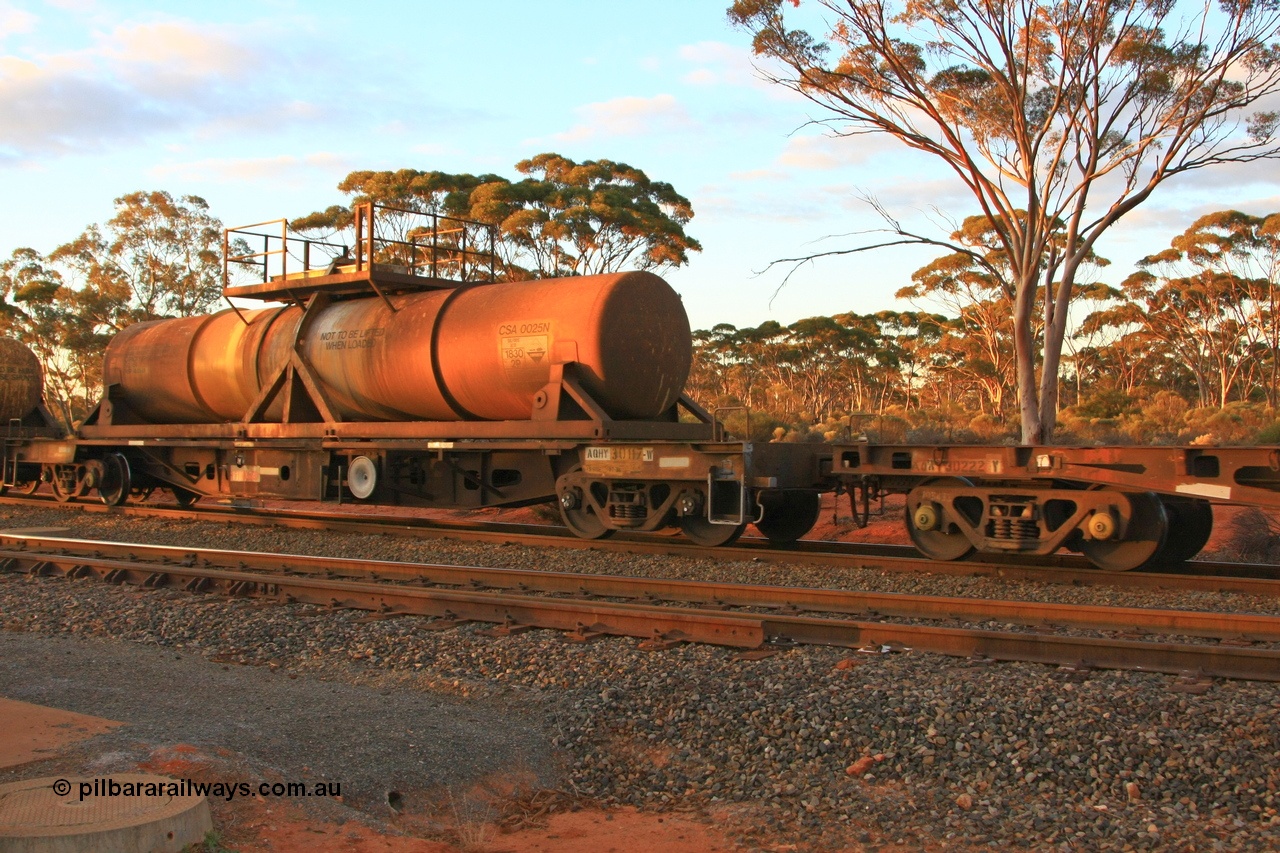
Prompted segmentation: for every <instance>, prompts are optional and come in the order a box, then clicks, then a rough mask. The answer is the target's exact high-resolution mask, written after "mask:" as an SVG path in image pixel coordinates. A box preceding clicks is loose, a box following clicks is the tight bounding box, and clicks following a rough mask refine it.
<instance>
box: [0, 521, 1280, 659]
mask: <svg viewBox="0 0 1280 853" xmlns="http://www.w3.org/2000/svg"><path fill="white" fill-rule="evenodd" d="M0 547H7V548H14V547H18V548H25V549H30V550H33V551H48V550H54V551H58V552H59V553H62V554H67V555H69V554H81V555H84V554H93V555H95V556H100V557H108V558H115V559H140V560H145V561H148V562H164V563H176V564H183V563H189V564H193V565H194V564H199V565H201V566H203V567H206V568H237V567H238V568H242V569H255V570H260V571H287V572H296V573H303V574H312V575H327V576H333V575H344V574H349V575H352V576H364V577H368V578H376V579H394V580H401V581H404V580H410V581H421V582H427V583H434V584H447V585H458V586H474V587H476V588H482V589H496V590H514V591H537V592H543V593H570V594H585V595H593V596H598V597H602V598H629V599H635V600H646V601H653V602H660V601H661V602H682V603H689V604H710V605H717V606H720V605H724V606H734V607H765V608H778V609H783V610H794V611H796V612H799V611H809V612H817V613H846V614H848V613H852V614H860V615H865V614H877V615H880V616H893V617H899V618H908V619H931V620H955V621H966V622H1001V623H1010V624H1021V625H1064V626H1065V625H1070V626H1073V627H1077V628H1094V629H1099V630H1104V631H1137V632H1145V633H1151V634H1169V635H1177V636H1192V637H1211V638H1217V639H1246V640H1250V641H1258V642H1280V617H1277V616H1269V615H1263V614H1252V613H1223V612H1220V611H1215V612H1206V611H1194V610H1167V609H1157V608H1137V607H1100V606H1087V605H1079V604H1054V603H1050V602H1039V601H1007V600H999V599H982V598H959V597H944V596H932V595H908V594H901V593H874V592H863V591H859V590H843V589H818V588H812V587H790V586H773V585H765V584H740V583H715V582H710V581H690V580H679V579H673V578H639V577H628V576H618V575H594V574H578V573H573V572H551V571H537V570H532V569H505V568H488V567H479V566H453V565H439V564H424V563H406V562H388V561H381V560H355V559H341V558H335V557H308V556H301V555H292V554H291V555H281V554H264V553H254V552H244V551H235V552H228V551H218V550H213V549H205V548H180V547H174V546H162V545H142V544H137V543H121V542H102V541H96V540H79V539H67V538H63V537H59V536H51V535H40V534H26V533H4V532H0Z"/></svg>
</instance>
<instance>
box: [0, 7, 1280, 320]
mask: <svg viewBox="0 0 1280 853" xmlns="http://www.w3.org/2000/svg"><path fill="white" fill-rule="evenodd" d="M726 5H727V0H711V1H710V2H702V3H690V2H646V3H643V4H623V3H600V2H598V0H596V2H566V0H556V2H552V3H539V4H534V3H526V2H516V0H510V2H508V0H489V2H484V0H472V2H469V3H457V2H436V1H435V0H429V2H417V3H408V2H377V0H371V1H370V2H365V3H359V4H357V3H333V2H327V1H326V2H305V3H304V2H286V1H285V0H257V2H219V3H207V2H206V3H157V2H151V3H129V2H110V3H108V2H94V0H54V1H53V2H45V3H37V2H24V0H0V193H3V200H4V203H3V204H0V257H7V256H8V255H9V253H10V252H11V251H12V250H13V249H14V248H17V247H20V246H32V247H34V248H36V249H38V250H41V251H46V252H47V251H51V250H52V249H53V248H54V247H56V246H57V245H58V244H60V243H62V242H65V241H67V240H70V239H71V238H73V237H74V236H76V235H77V234H78V233H79V232H80V231H81V230H82V229H83V228H84V227H85V226H86V225H88V224H89V223H91V222H101V221H104V220H106V219H108V218H109V217H110V216H111V215H112V199H114V198H116V197H117V196H120V195H123V194H124V193H127V192H131V191H134V190H140V189H164V190H168V191H169V192H171V193H173V194H175V195H186V194H194V195H199V196H202V197H204V198H205V199H206V200H208V202H209V204H210V206H211V208H212V212H213V213H214V214H215V215H217V216H219V217H220V218H221V219H222V220H223V221H224V222H225V223H226V224H228V225H237V224H242V223H248V222H258V221H261V220H266V219H272V218H276V217H280V216H290V217H292V216H298V215H302V214H305V213H309V212H311V211H312V210H316V209H320V208H323V207H327V206H328V205H330V204H333V203H336V202H339V201H342V200H343V197H342V196H341V195H340V194H339V193H338V192H337V190H336V189H335V187H336V184H337V183H338V181H339V180H341V178H342V177H343V176H344V175H346V174H347V173H348V172H349V171H352V170H354V169H396V168H406V167H408V168H417V169H439V170H442V171H451V172H473V173H483V172H495V173H498V174H503V175H506V176H508V177H513V178H514V177H516V174H515V170H514V168H513V167H514V164H515V163H516V162H517V161H519V160H521V159H524V158H526V157H529V156H532V155H534V154H537V153H540V152H543V151H555V152H557V153H560V154H563V155H565V156H567V157H571V158H573V159H576V160H583V159H598V158H608V159H613V160H618V161H623V162H626V163H629V164H630V165H632V166H635V167H638V168H640V169H643V170H644V171H646V172H647V173H648V174H649V176H650V177H651V178H654V179H656V180H663V181H668V182H670V183H672V184H673V185H674V186H675V187H676V189H677V190H678V191H679V192H681V193H682V194H684V195H685V196H687V197H688V198H689V199H690V200H691V201H692V203H693V206H694V210H695V213H696V216H695V218H694V220H693V221H692V222H691V223H690V224H689V226H688V229H687V230H688V231H689V233H690V234H692V235H693V236H694V237H696V238H698V239H699V240H700V241H701V242H702V244H703V246H704V251H703V252H702V253H700V254H695V255H694V256H693V260H692V263H691V264H690V265H689V266H688V267H686V268H684V269H681V270H679V271H676V272H673V273H671V274H669V275H668V276H667V277H668V280H670V281H671V282H672V284H673V285H674V286H675V287H676V289H677V290H678V291H680V293H681V295H682V296H683V298H684V300H685V305H686V306H687V308H688V310H689V314H690V318H691V321H692V322H693V324H694V326H695V327H707V326H710V325H712V324H713V323H716V322H730V323H733V324H735V325H739V326H744V325H756V324H759V323H761V322H763V321H765V320H770V319H773V320H778V321H779V322H782V323H789V322H792V321H794V320H796V319H799V318H801V317H806V316H813V315H816V314H832V313H838V312H843V311H851V310H852V311H858V312H870V311H875V310H879V309H882V308H893V307H898V308H906V307H909V306H907V305H906V303H901V302H896V301H895V300H894V298H893V293H894V292H895V291H896V290H897V289H898V288H900V287H903V286H905V285H906V284H908V283H909V279H910V274H911V271H912V270H914V269H916V268H918V267H920V266H922V265H924V264H925V263H927V262H928V261H929V260H930V259H931V258H932V257H933V256H934V255H935V254H936V252H932V251H919V250H881V251H877V252H874V253H868V254H860V255H856V256H853V257H850V258H846V259H841V260H832V261H823V262H819V263H817V264H814V265H812V266H809V267H805V268H804V269H802V270H801V271H800V272H799V273H798V274H797V275H795V276H794V277H793V278H792V279H791V281H790V282H789V283H788V284H787V285H786V287H785V288H783V289H782V290H781V291H780V292H779V291H778V288H779V285H780V284H781V280H782V276H781V273H780V272H778V271H773V272H768V273H764V274H758V273H759V272H760V271H761V270H763V269H764V268H765V267H766V266H767V265H768V263H769V262H770V261H771V260H774V259H776V258H780V257H787V256H792V255H797V254H804V253H806V252H809V251H814V250H815V249H821V248H838V247H841V246H852V245H856V244H857V242H858V241H859V240H863V241H865V240H868V239H874V236H872V237H859V236H856V234H857V232H863V231H867V230H870V229H876V228H878V227H880V226H881V222H880V220H879V219H878V218H877V217H876V216H875V215H874V214H873V213H872V212H871V211H870V209H869V208H868V206H867V205H866V204H865V203H864V202H862V201H860V198H859V197H860V195H864V194H871V195H874V196H875V197H877V198H878V199H880V200H881V201H882V202H883V203H884V204H885V205H886V206H887V207H888V208H889V209H890V210H891V211H892V212H893V213H894V214H895V215H896V216H899V217H901V218H902V219H903V220H904V221H906V222H910V223H913V224H914V225H915V226H916V227H918V228H922V229H923V228H928V227H930V224H931V223H932V224H933V225H934V226H936V228H937V230H936V231H934V232H933V233H936V234H941V235H945V233H946V232H947V231H948V230H950V229H949V228H948V226H947V218H948V217H949V218H950V219H952V220H954V221H959V220H960V219H962V218H963V217H965V216H967V215H970V214H972V213H974V212H975V210H974V206H973V203H972V202H971V201H970V200H969V197H968V196H967V195H966V194H965V192H964V190H963V188H961V187H959V186H958V185H957V184H956V183H955V182H954V181H952V180H950V179H949V178H948V176H947V175H946V174H945V173H944V172H942V171H941V170H940V169H939V168H938V167H937V166H936V165H935V164H933V163H932V162H931V161H929V160H927V159H923V158H922V156H921V155H913V154H910V153H908V152H905V151H904V150H902V149H900V148H899V147H898V146H896V145H895V144H894V143H892V142H891V141H889V140H886V139H880V138H868V137H858V138H853V139H835V138H830V137H827V136H824V135H823V133H822V131H821V129H819V128H816V127H813V126H811V125H808V124H807V122H809V120H811V119H814V118H820V117H821V115H822V114H821V112H820V111H819V110H818V109H817V108H816V107H814V106H812V105H810V104H808V103H807V102H806V101H804V100H802V99H800V98H798V97H797V96H795V95H791V94H789V93H787V92H785V91H783V90H782V89H780V88H778V87H775V86H771V85H769V84H767V83H765V82H763V81H762V80H761V79H760V78H759V77H758V75H757V74H756V73H755V72H754V70H753V67H752V57H751V55H750V52H749V49H748V44H749V39H748V38H747V36H746V35H745V34H744V33H742V32H739V31H736V30H734V29H732V28H731V27H730V26H729V25H728V23H727V21H726V20H725V16H724V7H725V6H726ZM1278 184H1280V165H1277V164H1276V163H1274V162H1266V163H1261V164H1253V165H1251V166H1247V167H1238V168H1231V169H1218V170H1213V171H1206V172H1203V173H1199V174H1195V175H1193V176H1191V177H1189V178H1187V179H1185V180H1182V181H1181V182H1180V183H1177V184H1174V185H1170V186H1168V187H1167V188H1165V190H1164V192H1163V193H1162V194H1160V195H1158V196H1157V197H1156V199H1154V200H1153V202H1152V203H1149V204H1148V205H1146V206H1144V207H1143V208H1140V209H1139V211H1138V212H1137V213H1136V214H1135V215H1134V216H1133V217H1132V218H1131V220H1130V221H1129V223H1128V224H1127V225H1126V226H1125V227H1124V228H1123V229H1121V230H1119V231H1117V232H1115V234H1114V235H1112V236H1111V237H1110V238H1109V239H1108V240H1107V241H1106V242H1104V244H1103V245H1101V246H1100V247H1099V250H1100V252H1101V254H1102V255H1104V256H1105V257H1109V258H1110V259H1111V260H1112V261H1113V262H1114V265H1113V266H1112V267H1111V268H1110V269H1109V270H1107V271H1106V272H1105V273H1104V277H1105V280H1108V281H1111V282H1112V283H1118V282H1119V281H1120V280H1121V279H1123V278H1124V276H1125V275H1127V274H1128V273H1129V272H1130V271H1131V269H1132V262H1133V260H1134V259H1135V258H1137V257H1140V256H1141V255H1143V254H1147V253H1149V252H1153V251H1156V250H1158V249H1160V248H1163V247H1164V246H1165V245H1167V243H1168V240H1169V238H1170V237H1172V236H1173V235H1174V234H1175V233H1177V232H1179V231H1181V230H1182V229H1183V228H1185V227H1186V225H1188V224H1189V223H1190V222H1191V221H1192V220H1193V219H1194V218H1195V217H1196V216H1198V215H1200V214H1202V213H1205V212H1209V211H1211V210H1217V209H1222V208H1225V207H1236V208H1239V209H1242V210H1245V211H1247V212H1250V213H1270V212H1274V211H1276V210H1280V190H1278V189H1277V185H1278ZM935 208H936V210H937V211H940V212H941V213H939V212H935V210H934V209H935ZM832 235H854V236H845V237H843V238H841V237H838V236H834V237H833V236H832ZM824 238H828V239H824Z"/></svg>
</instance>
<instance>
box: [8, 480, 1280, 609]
mask: <svg viewBox="0 0 1280 853" xmlns="http://www.w3.org/2000/svg"><path fill="white" fill-rule="evenodd" d="M0 503H13V504H17V505H27V506H39V507H42V508H49V507H50V506H58V507H63V508H69V509H79V510H81V511H87V512H103V513H109V514H123V515H128V516H137V517H158V518H178V519H188V520H196V521H217V522H234V523H241V524H257V525H271V526H280V527H288V528H293V529H304V530H327V531H333V532H349V533H361V534H369V535H373V534H383V535H392V536H408V537H415V538H448V539H457V540H466V541H479V542H494V543H502V544H519V545H529V546H534V547H539V546H552V547H565V548H577V549H586V550H596V551H604V552H613V553H647V554H661V555H663V556H673V557H689V558H694V559H704V560H705V559H711V560H721V561H734V560H755V561H760V560H763V561H768V562H772V563H792V564H797V565H810V566H821V567H826V568H855V569H873V570H877V571H886V572H890V571H891V572H912V573H920V572H930V573H934V574H948V575H959V576H970V577H989V578H996V579H999V580H1010V581H1037V582H1043V583H1058V584H1069V585H1073V586H1113V587H1117V588H1125V589H1154V590H1186V591H1203V592H1227V593H1240V594H1243V595H1258V596H1265V597H1270V598H1276V597H1280V566H1270V565H1253V564H1238V565H1237V564H1230V563H1205V564H1194V563H1193V564H1187V568H1188V570H1191V571H1199V570H1201V569H1202V568H1203V569H1204V570H1206V571H1208V572H1209V573H1208V574H1184V573H1180V572H1154V571H1151V572H1149V571H1131V572H1109V571H1105V570H1101V569H1096V568H1083V567H1082V566H1083V563H1082V561H1080V560H1076V559H1075V558H1072V557H1066V556H1055V557H1052V558H1050V559H1049V560H1047V561H1046V560H1045V559H1044V558H1038V559H1037V560H1036V561H1035V564H1026V563H1017V562H1013V560H1014V559H1015V558H1014V557H1007V558H1002V559H991V558H990V555H987V557H984V558H983V559H982V560H977V559H968V560H960V561H955V562H935V561H932V560H928V559H924V558H921V557H919V556H914V555H915V554H916V552H915V550H914V549H912V548H910V547H908V546H896V545H861V544H856V543H828V542H816V541H812V540H804V541H801V542H798V543H796V544H795V545H793V546H788V547H783V548H780V547H776V546H773V547H771V546H770V545H769V544H768V543H767V542H765V541H763V540H760V541H758V542H757V541H742V540H739V542H738V543H737V544H735V545H731V546H724V547H719V548H707V547H704V546H700V545H695V544H692V543H689V542H684V541H682V540H680V539H678V538H676V537H674V536H672V537H664V536H649V537H639V536H627V535H626V534H623V535H620V536H617V537H613V538H610V539H595V540H584V539H579V538H577V537H576V536H574V535H573V534H572V533H569V532H568V531H566V530H560V529H558V528H555V527H552V526H550V525H547V526H545V527H544V526H541V525H532V524H500V523H491V522H452V521H449V522H441V521H438V520H434V519H418V518H404V517H399V518H393V519H387V518H373V519H369V518H367V517H366V518H360V517H356V516H353V515H350V514H345V513H308V512H299V511H297V510H264V509H250V508H229V507H217V508H213V507H209V508H204V509H195V508H189V509H180V508H177V507H159V506H137V505H133V506H124V507H107V506H104V505H102V504H98V503H69V504H62V503H57V504H55V503H53V502H51V501H49V500H41V499H34V500H33V499H31V498H12V497H3V498H0ZM1006 560H1007V561H1008V562H1006ZM1073 563H1075V564H1080V565H1081V567H1078V568H1077V567H1073V566H1072V565H1071V564H1073ZM1230 571H1235V572H1238V574H1225V573H1226V572H1230ZM1220 572H1221V573H1222V574H1219V573H1220Z"/></svg>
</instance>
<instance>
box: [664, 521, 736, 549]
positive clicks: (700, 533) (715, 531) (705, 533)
mask: <svg viewBox="0 0 1280 853" xmlns="http://www.w3.org/2000/svg"><path fill="white" fill-rule="evenodd" d="M679 523H680V532H682V533H683V534H684V535H685V537H686V538H688V539H689V540H691V541H693V542H694V543H695V544H698V545H703V546H705V547H707V548H718V547H719V546H721V545H730V544H732V543H734V542H736V541H737V539H738V537H739V536H741V535H742V532H743V531H744V530H746V529H747V526H746V525H745V524H712V523H711V522H710V521H708V520H707V519H706V517H705V516H701V515H686V516H683V517H682V518H680V519H679Z"/></svg>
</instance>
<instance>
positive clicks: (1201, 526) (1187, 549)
mask: <svg viewBox="0 0 1280 853" xmlns="http://www.w3.org/2000/svg"><path fill="white" fill-rule="evenodd" d="M1160 503H1162V504H1164V512H1165V515H1166V516H1167V517H1168V521H1169V525H1168V527H1169V532H1168V533H1167V534H1166V536H1165V540H1164V547H1163V548H1161V549H1160V550H1159V552H1157V553H1156V555H1155V557H1153V558H1152V562H1155V563H1184V562H1186V561H1187V560H1190V559H1191V558H1192V557H1194V556H1195V555H1196V554H1199V553H1200V549H1202V548H1203V547H1204V546H1205V545H1206V544H1207V543H1208V542H1209V537H1210V536H1212V535H1213V506H1212V505H1211V504H1210V503H1209V502H1208V501H1205V500H1199V499H1198V498H1173V497H1168V496H1166V495H1161V496H1160Z"/></svg>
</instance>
